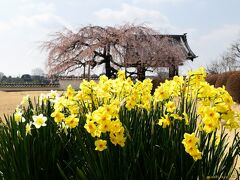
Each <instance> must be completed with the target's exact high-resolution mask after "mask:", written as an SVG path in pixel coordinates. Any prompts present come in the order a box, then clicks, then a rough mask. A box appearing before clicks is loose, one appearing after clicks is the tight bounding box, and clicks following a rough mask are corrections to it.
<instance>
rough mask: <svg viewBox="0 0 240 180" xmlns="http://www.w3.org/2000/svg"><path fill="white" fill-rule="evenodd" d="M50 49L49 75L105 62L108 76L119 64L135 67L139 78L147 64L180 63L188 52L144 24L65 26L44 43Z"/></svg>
mask: <svg viewBox="0 0 240 180" xmlns="http://www.w3.org/2000/svg"><path fill="white" fill-rule="evenodd" d="M43 47H44V48H46V49H47V50H48V51H49V56H48V68H49V75H53V74H59V73H68V72H72V71H74V70H76V69H79V68H81V69H83V71H84V74H85V71H86V67H87V66H88V67H89V68H87V69H90V67H91V68H94V67H96V66H99V65H102V64H103V65H104V66H105V73H106V75H107V76H108V77H109V78H110V77H112V76H115V74H116V72H117V70H118V69H119V68H122V67H126V68H127V67H134V68H136V69H137V72H129V73H130V75H131V74H134V73H136V74H137V75H138V78H139V79H144V78H145V72H146V71H147V70H148V69H149V68H156V67H160V66H167V67H169V66H174V65H179V64H181V63H182V62H181V61H182V60H184V59H186V57H187V55H186V53H185V52H184V49H183V47H181V46H179V45H178V44H177V43H176V42H175V40H174V39H170V38H169V37H166V36H161V35H160V34H159V32H157V31H155V30H153V29H151V28H149V27H145V26H136V25H132V24H126V25H124V26H118V27H101V26H91V25H89V26H86V27H83V28H81V29H80V30H79V31H78V32H76V33H75V32H73V31H71V30H67V29H66V30H65V31H64V32H58V33H56V34H55V35H54V38H53V39H51V40H50V41H47V42H45V43H44V44H43Z"/></svg>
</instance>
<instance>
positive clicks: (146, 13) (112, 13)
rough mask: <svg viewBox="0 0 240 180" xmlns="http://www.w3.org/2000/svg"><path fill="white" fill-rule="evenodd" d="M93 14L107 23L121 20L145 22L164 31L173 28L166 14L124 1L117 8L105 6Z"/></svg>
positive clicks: (120, 21)
mask: <svg viewBox="0 0 240 180" xmlns="http://www.w3.org/2000/svg"><path fill="white" fill-rule="evenodd" d="M95 15H96V17H97V18H98V19H100V20H102V21H106V22H107V23H109V21H110V22H111V24H113V22H114V23H115V24H116V23H122V22H136V23H145V24H147V25H150V26H151V27H153V28H156V29H161V30H165V31H171V30H172V29H174V27H173V26H172V25H171V24H170V22H169V19H168V18H167V16H165V15H163V14H161V13H160V12H159V11H156V10H149V9H143V8H139V7H135V6H132V5H129V4H126V3H125V4H122V6H121V7H120V9H118V10H113V9H108V8H105V9H102V10H99V11H97V12H95Z"/></svg>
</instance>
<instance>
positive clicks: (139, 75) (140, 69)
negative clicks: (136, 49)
mask: <svg viewBox="0 0 240 180" xmlns="http://www.w3.org/2000/svg"><path fill="white" fill-rule="evenodd" d="M145 72H146V69H145V67H144V66H141V65H138V66H137V78H138V80H140V81H143V80H144V79H145V78H146V74H145Z"/></svg>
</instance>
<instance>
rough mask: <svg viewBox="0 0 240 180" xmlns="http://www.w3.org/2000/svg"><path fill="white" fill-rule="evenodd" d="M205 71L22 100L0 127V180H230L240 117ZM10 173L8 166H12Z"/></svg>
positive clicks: (239, 143)
mask: <svg viewBox="0 0 240 180" xmlns="http://www.w3.org/2000/svg"><path fill="white" fill-rule="evenodd" d="M205 76H206V74H205V72H204V70H203V69H202V68H200V69H199V70H196V71H193V72H189V73H188V76H187V77H186V78H185V79H183V77H174V78H173V80H171V81H165V83H161V84H160V85H159V86H158V87H157V88H156V90H155V91H154V94H153V95H152V94H151V90H152V83H151V80H150V79H146V80H144V81H143V82H140V81H136V82H133V81H132V80H131V79H130V78H127V79H126V78H125V74H124V72H123V71H119V73H118V78H117V79H108V78H107V77H106V76H101V77H100V80H99V82H98V83H96V82H95V81H90V82H88V81H83V82H82V83H81V84H80V91H75V90H74V89H73V88H72V87H71V86H69V87H68V88H67V90H66V92H65V93H63V94H58V93H57V92H56V91H52V92H50V93H49V94H47V95H41V96H40V98H39V99H38V100H35V102H34V103H33V102H32V100H30V99H29V98H28V97H25V98H24V99H23V101H22V102H21V105H20V106H19V107H18V108H17V109H16V111H15V112H14V114H13V115H12V116H10V117H6V123H5V124H2V125H1V127H0V146H1V148H0V171H1V175H2V177H3V178H4V179H137V178H139V179H197V178H199V179H206V178H208V177H218V178H229V177H230V176H231V175H232V173H233V172H234V171H235V172H236V173H237V174H238V172H237V170H236V169H235V163H236V160H237V158H238V156H239V150H240V137H239V134H238V133H237V132H236V133H235V136H234V139H233V141H232V142H229V141H228V135H227V134H226V133H225V130H226V129H230V130H232V131H236V129H238V128H239V121H238V120H239V113H238V112H235V111H233V110H232V105H233V103H234V102H233V100H232V98H231V96H230V95H229V94H228V92H227V91H226V90H225V89H224V88H217V89H216V88H214V87H213V86H210V85H209V84H208V83H207V82H206V81H205ZM9 167H11V168H9Z"/></svg>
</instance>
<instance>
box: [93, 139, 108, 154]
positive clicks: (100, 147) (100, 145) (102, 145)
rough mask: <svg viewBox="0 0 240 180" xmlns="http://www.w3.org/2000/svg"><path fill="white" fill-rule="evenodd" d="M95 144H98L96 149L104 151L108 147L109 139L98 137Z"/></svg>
mask: <svg viewBox="0 0 240 180" xmlns="http://www.w3.org/2000/svg"><path fill="white" fill-rule="evenodd" d="M95 146H96V148H95V150H97V151H103V150H105V149H107V141H106V140H102V139H98V140H96V141H95Z"/></svg>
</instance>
